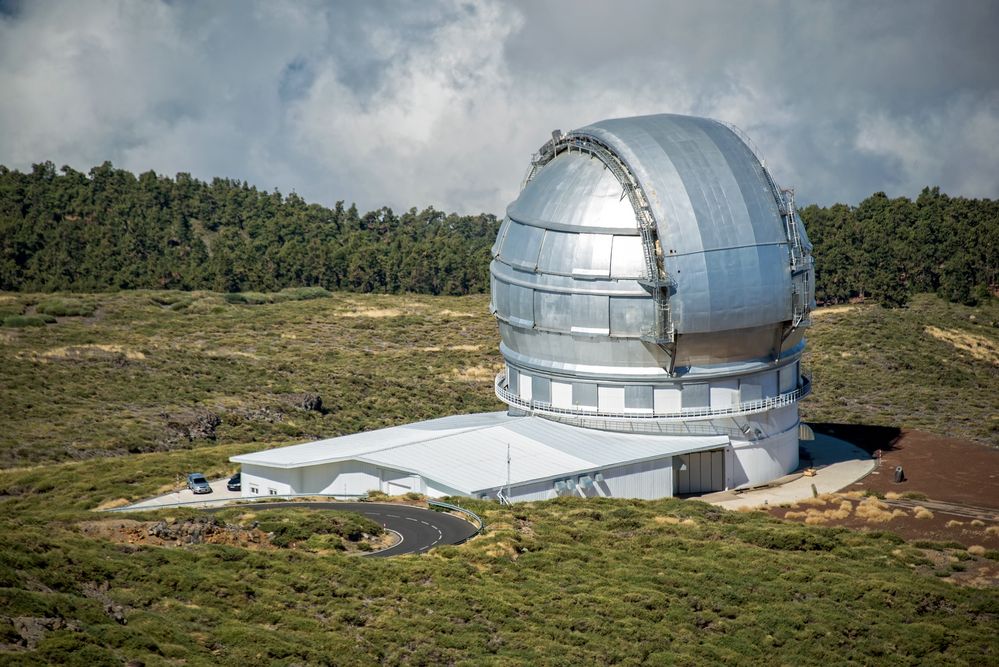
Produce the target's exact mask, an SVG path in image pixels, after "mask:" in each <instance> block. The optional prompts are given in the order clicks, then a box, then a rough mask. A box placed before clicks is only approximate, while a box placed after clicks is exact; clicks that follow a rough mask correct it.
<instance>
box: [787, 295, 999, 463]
mask: <svg viewBox="0 0 999 667" xmlns="http://www.w3.org/2000/svg"><path fill="white" fill-rule="evenodd" d="M939 331H945V332H947V334H948V336H947V337H946V338H941V337H940V336H939V333H938V332H939ZM934 334H937V335H934ZM997 346H999V300H996V299H993V300H992V302H991V303H990V304H988V305H984V306H980V307H976V308H970V307H967V306H961V305H958V304H953V303H948V302H946V301H943V300H941V299H938V298H937V297H934V296H931V295H926V294H922V295H917V296H916V297H915V298H914V299H913V300H912V303H911V304H910V306H909V307H908V308H904V309H897V310H887V309H884V308H881V307H880V306H878V305H862V306H857V307H854V308H851V309H836V308H832V309H830V310H829V311H828V314H826V313H823V312H822V311H821V310H820V311H819V314H818V316H817V317H815V318H814V324H813V326H812V328H811V329H809V331H808V348H807V351H806V353H805V357H804V364H805V366H806V368H810V369H811V371H812V373H813V380H814V388H815V391H814V393H813V395H812V396H811V397H809V398H808V399H807V400H805V401H803V402H802V404H801V414H802V418H803V419H805V420H806V421H813V422H840V423H846V424H868V425H879V426H902V427H908V428H917V429H922V430H926V431H930V432H933V433H937V434H940V435H948V436H954V437H959V438H966V439H969V440H975V441H977V442H981V443H985V444H990V445H992V446H999V413H997V412H996V398H995V397H996V396H999V356H992V355H990V353H989V350H995V349H996V347H997ZM976 352H977V354H976Z"/></svg>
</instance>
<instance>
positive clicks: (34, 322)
mask: <svg viewBox="0 0 999 667" xmlns="http://www.w3.org/2000/svg"><path fill="white" fill-rule="evenodd" d="M55 321H56V320H55V318H54V317H52V316H51V315H11V316H10V317H5V318H3V325H4V326H5V327H12V328H15V329H20V328H23V327H43V326H45V325H46V324H52V323H53V322H55Z"/></svg>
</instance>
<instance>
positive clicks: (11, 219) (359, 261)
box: [0, 162, 499, 295]
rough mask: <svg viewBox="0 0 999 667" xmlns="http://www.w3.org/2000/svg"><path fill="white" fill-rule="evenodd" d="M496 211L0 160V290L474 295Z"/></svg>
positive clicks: (481, 284)
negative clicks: (360, 203)
mask: <svg viewBox="0 0 999 667" xmlns="http://www.w3.org/2000/svg"><path fill="white" fill-rule="evenodd" d="M498 230H499V222H498V221H497V220H496V217H495V216H493V215H486V214H482V215H474V216H467V215H466V216H461V215H454V214H446V213H442V212H441V211H437V210H434V209H433V208H427V209H425V210H423V211H417V210H416V209H415V208H414V209H411V210H409V211H407V212H406V213H403V214H402V215H397V214H396V213H394V212H393V211H392V210H391V209H389V208H382V209H379V210H377V211H371V212H368V213H365V214H363V215H362V214H360V213H359V212H358V210H357V207H356V206H353V205H351V206H349V207H346V206H344V203H343V202H337V204H336V205H335V206H334V207H332V208H328V207H325V206H320V205H318V204H307V203H306V202H305V201H304V200H303V199H302V198H301V197H300V196H299V195H297V194H295V193H291V194H288V195H282V194H280V193H279V192H277V191H275V192H264V191H261V190H258V189H257V188H255V187H253V186H250V185H247V184H246V183H245V182H239V181H235V180H229V179H222V178H215V179H213V180H212V181H211V183H206V182H203V181H199V180H197V179H194V178H192V177H191V176H190V175H189V174H185V173H180V174H177V176H176V178H168V177H165V176H160V175H157V174H155V173H154V172H152V171H149V172H146V173H143V174H140V175H139V176H135V175H133V174H132V173H130V172H128V171H126V170H123V169H116V168H114V167H113V166H112V165H111V164H110V163H109V162H105V163H104V164H103V165H101V166H99V167H94V168H93V169H91V170H90V173H89V174H84V173H82V172H79V171H76V170H74V169H72V168H70V167H62V169H60V170H59V171H57V170H56V168H55V166H54V165H53V164H52V163H51V162H45V163H41V164H36V165H34V166H33V168H32V170H31V172H29V173H21V172H18V171H13V170H10V169H7V168H6V167H2V166H0V289H4V290H13V291H40V292H48V291H87V292H90V291H103V290H109V289H110V290H114V289H141V288H147V289H181V290H192V289H210V290H215V291H220V292H239V291H250V290H255V291H273V290H279V289H282V288H285V287H300V286H318V287H323V288H326V289H330V290H351V291H362V292H418V293H425V294H452V295H456V294H469V293H473V292H483V291H485V290H488V289H489V249H490V247H491V245H492V243H493V240H494V239H495V238H496V233H497V231H498Z"/></svg>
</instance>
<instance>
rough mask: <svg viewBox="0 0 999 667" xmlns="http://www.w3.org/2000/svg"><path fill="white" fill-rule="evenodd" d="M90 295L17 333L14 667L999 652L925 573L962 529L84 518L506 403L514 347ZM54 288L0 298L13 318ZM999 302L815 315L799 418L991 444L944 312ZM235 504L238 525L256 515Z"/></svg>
mask: <svg viewBox="0 0 999 667" xmlns="http://www.w3.org/2000/svg"><path fill="white" fill-rule="evenodd" d="M47 298H48V297H47ZM53 298H60V296H59V295H55V297H53ZM82 300H84V301H87V302H92V303H93V304H94V306H95V310H94V312H93V315H92V316H91V317H89V318H88V319H81V318H79V317H72V316H67V317H59V319H58V322H57V323H55V324H49V325H47V326H44V327H41V328H38V329H31V330H27V329H14V328H5V329H3V330H2V331H0V340H2V345H0V404H2V405H3V406H4V413H3V414H4V416H3V427H4V428H3V429H2V433H0V460H2V463H3V466H4V467H5V469H3V470H0V644H8V646H7V647H6V648H0V661H2V662H4V663H5V664H107V663H114V664H121V663H123V662H126V661H128V660H142V661H144V662H145V664H147V665H166V664H176V663H178V662H185V663H187V664H192V665H201V664H205V665H208V664H233V665H239V664H263V663H274V664H324V663H330V662H335V663H336V664H343V665H354V664H357V665H367V664H372V663H379V662H381V663H389V664H459V663H460V664H485V665H501V664H502V665H535V664H567V665H568V664H606V663H617V664H622V665H639V664H718V663H725V664H735V665H739V664H760V663H767V664H816V663H834V664H847V663H850V662H853V663H861V664H870V663H880V662H885V663H890V664H924V663H925V664H947V665H980V664H990V663H994V662H995V661H996V656H997V655H999V640H997V639H996V638H997V637H999V593H997V591H996V590H995V589H986V590H980V589H974V588H969V587H960V586H955V585H954V584H953V583H951V582H949V581H946V580H945V579H947V578H948V576H949V575H948V573H946V572H939V571H935V570H933V569H932V568H926V567H923V566H921V565H920V563H921V562H922V560H925V557H924V556H923V555H922V553H921V552H920V551H919V550H918V549H917V547H921V546H925V547H927V548H930V547H932V548H944V547H947V545H946V544H945V545H938V544H936V543H928V544H925V545H923V544H921V543H912V544H905V543H904V542H903V541H902V540H901V539H900V538H898V537H897V536H894V535H892V534H890V533H869V534H861V533H855V532H852V531H849V530H846V529H842V528H822V527H813V526H803V525H798V524H793V523H785V522H781V521H778V520H775V519H772V518H769V517H768V516H766V515H764V514H762V513H756V512H744V513H743V512H738V513H736V512H732V513H730V512H724V511H721V510H719V509H717V508H714V507H711V506H708V505H706V504H703V503H699V502H696V501H677V500H664V501H657V502H644V501H630V500H611V499H590V500H582V499H559V500H555V501H550V502H546V503H534V504H520V505H517V506H515V507H513V508H508V507H500V506H497V505H495V504H491V503H486V502H482V501H473V500H467V499H463V500H461V501H460V502H462V504H465V505H466V506H468V507H469V508H470V509H472V510H474V511H476V512H478V513H479V514H481V515H483V517H484V519H485V521H486V524H487V525H488V526H489V531H488V532H487V534H486V535H484V536H482V537H480V538H477V539H475V540H473V541H472V542H470V543H468V544H466V545H463V546H461V547H444V548H440V549H436V550H434V551H432V552H430V553H429V554H425V555H421V556H407V557H401V558H395V559H385V560H378V559H365V558H357V557H355V556H349V555H345V554H344V553H342V552H341V551H340V549H338V548H337V544H340V545H341V546H342V545H343V544H344V540H345V539H346V540H350V539H351V536H352V535H353V536H355V537H356V535H357V530H360V531H361V533H362V534H363V533H367V532H368V531H370V530H373V528H372V527H370V526H362V525H360V524H359V523H357V521H358V520H355V519H353V518H350V517H339V518H335V519H330V515H328V514H326V513H314V514H309V515H304V514H303V515H299V514H295V513H294V512H292V513H288V512H284V511H283V510H278V511H276V513H275V514H274V515H271V516H264V513H260V514H259V515H258V516H257V517H256V520H257V521H260V522H261V523H264V522H270V523H268V524H267V528H268V532H272V533H274V534H276V535H278V536H279V539H282V540H285V539H286V541H287V544H289V545H291V544H295V545H297V546H298V547H299V548H294V549H277V550H270V551H261V550H252V549H248V548H241V547H236V546H231V545H212V544H200V545H193V546H186V547H154V546H143V545H134V544H120V543H113V542H111V541H108V540H104V539H100V538H97V537H92V536H90V535H89V534H84V533H83V532H82V531H81V530H80V528H79V524H80V523H81V522H83V521H102V520H110V519H111V518H112V517H114V518H120V515H108V514H99V513H95V512H93V511H92V509H93V508H95V507H97V506H99V505H114V504H116V503H120V502H123V499H124V500H133V499H138V498H143V497H148V496H150V495H153V494H156V493H162V492H164V491H166V490H169V489H171V488H174V487H180V486H182V484H183V479H184V475H185V474H186V473H187V472H189V471H191V470H200V471H202V472H204V473H205V474H206V475H208V476H210V477H215V476H219V477H221V476H224V475H226V474H228V473H230V472H232V471H233V470H234V467H233V466H232V464H230V463H229V462H228V458H229V457H230V456H232V455H234V454H238V453H243V452H248V451H254V450H257V449H261V448H264V447H269V446H274V445H278V444H287V443H289V442H294V441H296V440H303V439H305V438H309V437H314V436H318V435H323V436H328V435H335V434H338V433H347V432H351V431H356V430H360V429H372V428H377V427H380V426H385V425H389V424H394V423H403V422H407V421H412V420H417V419H424V418H429V417H433V416H440V415H446V414H453V413H456V412H474V411H480V410H491V409H499V405H498V403H497V402H496V401H495V399H494V398H493V396H492V386H491V381H490V378H489V373H485V372H475V373H472V372H469V369H474V368H484V369H492V368H494V367H495V366H496V365H497V364H498V363H499V356H498V353H497V351H496V343H497V340H496V338H497V336H496V329H495V325H494V323H493V322H492V320H491V319H490V317H489V316H488V314H487V312H486V303H487V298H486V297H481V296H474V297H462V298H432V297H414V296H359V295H354V294H351V295H347V294H331V295H329V296H326V297H323V298H317V299H315V300H308V301H299V300H285V301H278V302H274V303H260V304H255V305H250V304H248V303H229V302H228V301H227V299H226V298H225V297H224V296H223V295H219V294H212V293H207V292H195V293H190V294H186V293H177V292H125V293H120V294H112V295H95V296H92V297H85V298H83V299H82ZM38 301H39V300H38V298H37V297H34V296H32V295H0V303H2V304H3V305H4V307H5V308H9V309H10V310H11V312H15V311H18V310H19V312H21V313H24V312H28V310H29V309H30V308H32V307H34V306H35V305H37V304H38ZM971 315H975V316H976V319H975V320H972V319H970V317H971ZM997 319H999V317H997V316H996V313H995V311H994V310H989V309H967V308H962V307H960V306H953V305H948V304H944V303H942V302H939V301H937V300H935V299H931V298H922V297H921V298H918V299H916V300H915V301H914V303H913V305H912V306H911V307H910V308H909V309H908V310H905V311H883V310H881V309H879V308H871V309H868V308H859V309H854V310H851V311H845V312H842V313H840V314H829V315H825V316H821V317H818V318H816V323H815V326H814V327H813V329H812V331H811V339H810V346H811V347H810V352H809V353H808V354H809V361H810V364H811V367H812V370H813V372H814V374H815V378H816V383H815V394H814V395H813V396H812V397H810V398H809V399H808V400H807V401H806V402H805V403H804V404H803V410H804V411H805V412H806V414H807V415H808V416H809V417H810V418H812V419H814V420H822V421H848V422H868V423H887V424H892V425H903V426H919V427H921V428H926V429H928V430H931V431H936V432H938V433H944V434H958V435H965V436H968V437H973V438H975V439H978V440H980V441H982V442H985V443H991V444H996V440H997V436H996V431H995V429H994V428H991V427H989V424H990V422H989V418H990V416H991V415H992V413H993V412H994V406H993V405H992V404H991V403H990V401H992V400H993V399H992V398H991V397H994V396H995V395H997V389H999V387H997V384H996V383H997V372H996V368H995V366H993V365H990V364H989V363H988V361H987V360H983V359H981V358H979V357H977V356H975V355H974V354H971V353H970V352H968V351H967V350H964V349H962V348H959V347H957V346H955V345H954V344H952V343H950V342H947V340H942V339H941V338H939V337H933V336H931V335H929V334H925V329H924V325H932V326H935V327H937V328H939V329H942V330H947V331H950V332H957V333H958V334H961V335H962V336H964V335H965V334H967V336H965V337H961V338H953V337H952V338H951V340H960V341H963V342H967V341H974V340H977V338H975V337H976V336H977V337H981V338H982V339H985V340H987V341H995V338H996V334H995V332H996V329H994V328H991V327H990V326H989V325H988V322H989V321H990V320H997ZM843 352H847V353H849V354H848V355H843V354H842V353H843ZM933 383H935V384H933ZM927 385H929V386H927ZM307 391H314V392H318V393H320V394H321V395H322V397H323V403H324V405H325V406H327V407H329V408H330V412H329V413H328V414H321V413H318V412H306V411H304V410H301V409H300V408H297V407H295V405H294V401H293V400H292V399H290V398H289V397H294V396H296V395H300V393H301V392H307ZM842 397H846V398H847V400H848V401H849V403H848V405H847V406H846V407H843V406H841V405H840V401H841V399H842ZM199 411H208V412H213V413H215V414H218V415H220V416H221V418H222V423H221V425H220V426H219V428H218V429H217V434H216V437H215V439H209V438H201V439H198V438H195V439H193V440H190V439H184V438H180V439H177V438H176V437H175V436H173V435H171V431H170V429H169V428H168V424H170V423H173V422H178V421H183V419H184V417H185V415H191V414H196V413H198V412H199ZM983 425H984V426H983ZM109 457H114V458H109ZM184 512H191V511H190V510H184V511H182V510H161V511H158V512H144V513H140V514H136V515H129V516H130V518H135V519H140V520H159V519H164V518H167V517H171V516H174V517H175V516H177V515H181V514H184ZM226 512H228V513H230V514H231V515H232V516H229V515H228V514H225V515H223V517H224V518H226V517H227V518H226V520H227V521H233V522H235V521H239V522H243V521H244V520H245V517H244V518H243V519H241V518H240V517H241V516H244V515H245V513H246V512H247V509H246V508H234V509H232V510H226ZM271 524H273V525H271ZM375 528H377V526H375ZM369 534H370V533H369ZM334 538H335V539H334ZM958 547H960V545H958ZM948 548H949V547H948ZM961 549H962V550H963V547H961ZM989 557H992V558H994V552H988V553H986V555H985V556H984V557H983V558H989ZM921 559H922V560H921ZM964 562H965V561H961V563H964ZM114 610H119V611H120V614H123V616H124V618H125V619H127V621H128V623H127V625H122V624H121V623H120V622H118V621H117V620H116V614H118V612H115V611H114ZM18 619H20V620H18ZM24 619H29V620H30V619H36V621H34V622H35V623H40V624H43V626H44V630H43V631H41V632H39V633H37V636H36V637H35V638H34V639H32V640H31V648H28V647H27V646H24V645H18V646H10V645H11V644H14V643H20V642H22V634H21V632H20V630H19V629H18V628H19V627H21V626H19V625H18V624H19V623H20V624H22V625H23V623H24Z"/></svg>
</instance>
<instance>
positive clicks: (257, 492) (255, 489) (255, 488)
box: [250, 486, 260, 496]
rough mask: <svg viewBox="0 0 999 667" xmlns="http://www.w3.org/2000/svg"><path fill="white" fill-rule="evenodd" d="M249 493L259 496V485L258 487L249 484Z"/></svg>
mask: <svg viewBox="0 0 999 667" xmlns="http://www.w3.org/2000/svg"><path fill="white" fill-rule="evenodd" d="M250 493H252V494H253V495H255V496H259V495H260V487H258V486H251V487H250Z"/></svg>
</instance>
